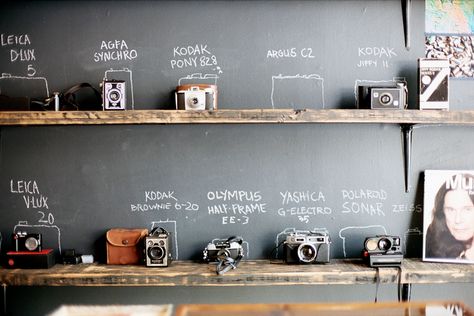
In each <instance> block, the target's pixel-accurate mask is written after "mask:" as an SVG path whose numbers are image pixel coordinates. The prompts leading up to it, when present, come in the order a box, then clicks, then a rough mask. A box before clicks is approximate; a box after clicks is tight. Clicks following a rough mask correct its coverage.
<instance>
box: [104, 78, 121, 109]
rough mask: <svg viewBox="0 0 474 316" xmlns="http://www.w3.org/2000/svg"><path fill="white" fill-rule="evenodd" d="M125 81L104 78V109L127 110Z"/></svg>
mask: <svg viewBox="0 0 474 316" xmlns="http://www.w3.org/2000/svg"><path fill="white" fill-rule="evenodd" d="M125 91H126V88H125V81H123V80H104V81H103V82H102V102H103V108H104V110H125V108H126V106H127V104H126V97H125Z"/></svg>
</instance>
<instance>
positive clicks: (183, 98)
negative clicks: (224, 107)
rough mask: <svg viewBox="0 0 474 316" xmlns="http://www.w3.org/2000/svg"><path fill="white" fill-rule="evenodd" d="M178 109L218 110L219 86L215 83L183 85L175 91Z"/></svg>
mask: <svg viewBox="0 0 474 316" xmlns="http://www.w3.org/2000/svg"><path fill="white" fill-rule="evenodd" d="M175 101H176V109H177V110H216V109H217V87H216V86H215V85H204V84H199V85H181V86H178V87H177V89H176V93H175Z"/></svg>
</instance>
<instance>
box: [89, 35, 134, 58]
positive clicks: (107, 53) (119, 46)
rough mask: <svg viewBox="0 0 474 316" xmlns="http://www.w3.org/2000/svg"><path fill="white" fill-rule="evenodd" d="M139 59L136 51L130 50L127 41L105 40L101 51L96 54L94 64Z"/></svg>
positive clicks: (101, 45)
mask: <svg viewBox="0 0 474 316" xmlns="http://www.w3.org/2000/svg"><path fill="white" fill-rule="evenodd" d="M137 57H138V51H137V50H136V49H130V48H129V47H128V45H127V42H126V41H125V40H104V41H101V43H100V48H99V51H96V52H94V55H93V59H94V62H96V63H98V62H108V61H122V60H134V59H136V58H137Z"/></svg>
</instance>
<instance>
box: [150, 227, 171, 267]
mask: <svg viewBox="0 0 474 316" xmlns="http://www.w3.org/2000/svg"><path fill="white" fill-rule="evenodd" d="M170 239H171V238H170V234H169V233H168V232H167V231H166V230H165V229H164V228H161V227H155V228H154V229H153V230H152V231H151V232H150V234H149V235H148V236H146V237H145V265H146V266H147V267H167V266H169V265H170V264H171V260H172V256H171V246H170V245H171V243H170Z"/></svg>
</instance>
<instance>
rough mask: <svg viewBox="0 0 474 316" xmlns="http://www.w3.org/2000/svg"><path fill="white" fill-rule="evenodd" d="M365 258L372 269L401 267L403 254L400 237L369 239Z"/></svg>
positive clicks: (382, 236)
mask: <svg viewBox="0 0 474 316" xmlns="http://www.w3.org/2000/svg"><path fill="white" fill-rule="evenodd" d="M363 256H364V258H365V259H366V260H367V261H368V264H369V266H371V267H399V266H401V264H402V260H403V253H402V245H401V240H400V237H397V236H387V235H381V236H375V237H367V238H366V239H365V242H364V253H363Z"/></svg>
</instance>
